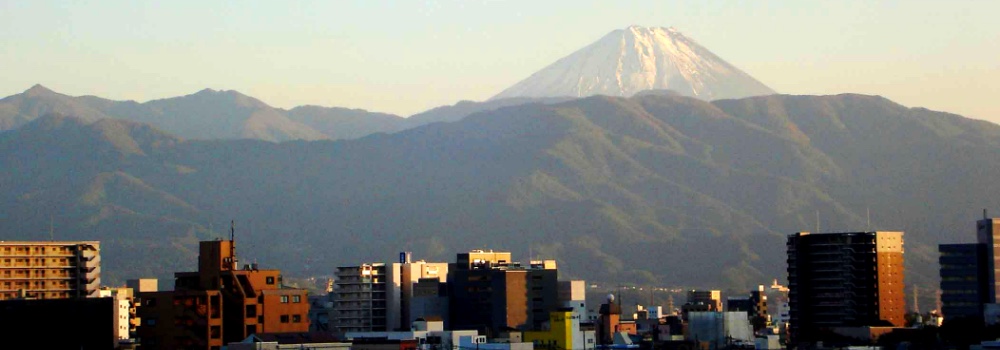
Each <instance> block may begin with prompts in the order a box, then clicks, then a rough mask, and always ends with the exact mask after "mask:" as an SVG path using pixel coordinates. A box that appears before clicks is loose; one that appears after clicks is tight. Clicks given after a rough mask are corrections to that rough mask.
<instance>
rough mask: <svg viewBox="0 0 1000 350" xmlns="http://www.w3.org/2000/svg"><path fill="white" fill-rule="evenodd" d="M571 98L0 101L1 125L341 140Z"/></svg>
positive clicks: (40, 94)
mask: <svg viewBox="0 0 1000 350" xmlns="http://www.w3.org/2000/svg"><path fill="white" fill-rule="evenodd" d="M570 99H571V98H569V97H548V98H510V99H501V100H492V101H484V102H473V101H461V102H459V103H457V104H455V105H451V106H441V107H436V108H432V109H430V110H427V111H425V112H421V113H418V114H415V115H413V116H411V117H410V118H403V117H400V116H397V115H394V114H388V113H378V112H369V111H366V110H363V109H349V108H340V107H320V106H299V107H295V108H292V109H290V110H283V109H279V108H274V107H271V106H268V105H267V104H266V103H264V102H261V101H260V100H258V99H255V98H253V97H250V96H247V95H244V94H241V93H239V92H236V91H232V90H227V91H217V90H212V89H204V90H202V91H199V92H197V93H195V94H191V95H186V96H180V97H172V98H166V99H160V100H153V101H149V102H145V103H138V102H135V101H115V100H109V99H104V98H100V97H96V96H80V97H72V96H67V95H63V94H60V93H57V92H54V91H52V90H49V89H47V88H45V87H44V86H41V85H35V86H33V87H32V88H30V89H28V90H27V91H25V92H24V93H21V94H17V95H13V96H9V97H7V98H4V99H2V100H0V131H3V130H11V129H15V128H18V127H20V126H22V125H24V124H26V123H28V122H30V121H32V120H34V119H35V118H38V117H40V116H43V115H46V114H59V115H68V116H75V117H78V118H80V119H82V120H83V121H86V122H93V121H97V120H100V119H105V118H111V119H121V120H128V121H136V122H141V123H147V124H150V125H153V126H156V127H157V128H160V129H161V130H164V131H167V132H169V133H172V134H174V135H177V136H178V137H181V138H185V139H199V140H213V139H257V140H264V141H272V142H283V141H291V140H325V139H330V140H345V139H356V138H361V137H364V136H368V135H371V134H375V133H395V132H399V131H402V130H406V129H410V128H414V127H418V126H421V125H424V124H430V123H436V122H453V121H458V120H461V119H462V118H465V117H466V116H469V115H471V114H474V113H479V112H485V111H492V110H495V109H497V108H501V107H510V106H517V105H522V104H527V103H555V102H563V101H567V100H570Z"/></svg>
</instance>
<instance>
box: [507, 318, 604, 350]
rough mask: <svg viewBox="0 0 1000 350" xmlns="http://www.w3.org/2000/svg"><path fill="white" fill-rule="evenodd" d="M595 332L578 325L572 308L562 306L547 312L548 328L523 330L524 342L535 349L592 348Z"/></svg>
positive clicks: (595, 344) (595, 343) (595, 336)
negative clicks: (562, 307)
mask: <svg viewBox="0 0 1000 350" xmlns="http://www.w3.org/2000/svg"><path fill="white" fill-rule="evenodd" d="M596 338H597V335H596V332H594V331H592V330H590V331H588V330H584V329H582V328H581V327H580V317H579V316H578V315H576V314H575V313H574V310H573V308H564V309H559V310H557V311H553V312H551V313H549V322H548V328H547V329H544V330H536V331H525V332H524V333H523V339H524V341H525V342H530V343H532V344H534V348H535V349H546V350H564V349H594V348H596V346H597V341H596Z"/></svg>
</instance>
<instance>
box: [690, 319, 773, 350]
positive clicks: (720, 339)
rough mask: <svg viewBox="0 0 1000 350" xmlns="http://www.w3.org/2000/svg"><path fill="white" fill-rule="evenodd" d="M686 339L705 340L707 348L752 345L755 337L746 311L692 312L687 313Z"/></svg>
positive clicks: (714, 349) (713, 349)
mask: <svg viewBox="0 0 1000 350" xmlns="http://www.w3.org/2000/svg"><path fill="white" fill-rule="evenodd" d="M687 340H691V341H696V342H707V343H708V345H709V350H717V349H726V348H730V347H741V346H750V347H752V346H754V343H755V342H756V338H755V337H754V334H753V327H751V326H750V321H749V319H748V317H747V313H746V312H743V311H735V312H717V311H707V312H692V313H690V314H688V333H687Z"/></svg>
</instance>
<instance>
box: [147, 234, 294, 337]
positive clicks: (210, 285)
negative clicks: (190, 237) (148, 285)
mask: <svg viewBox="0 0 1000 350" xmlns="http://www.w3.org/2000/svg"><path fill="white" fill-rule="evenodd" d="M238 266H239V265H238V260H237V259H236V246H235V242H234V241H233V240H229V241H223V240H217V241H206V242H201V245H200V251H199V256H198V271H197V272H178V273H175V275H174V277H175V281H174V291H166V292H149V293H140V294H139V297H140V299H141V306H140V307H139V309H138V314H139V318H140V319H141V320H142V324H141V325H140V326H139V329H138V336H139V343H140V344H141V348H142V349H180V348H184V349H220V348H221V347H222V346H223V344H228V343H231V342H238V341H241V340H243V339H246V338H247V337H248V336H250V335H251V334H257V333H288V332H308V331H309V319H308V315H309V301H308V296H307V293H306V291H305V290H304V289H295V288H285V287H282V286H281V271H280V270H261V269H259V268H257V266H256V264H252V265H245V266H244V267H243V268H242V269H241V268H238Z"/></svg>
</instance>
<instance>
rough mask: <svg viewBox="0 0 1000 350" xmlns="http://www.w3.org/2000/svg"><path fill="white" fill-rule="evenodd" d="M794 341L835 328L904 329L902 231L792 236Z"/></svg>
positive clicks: (804, 340) (818, 338) (810, 338)
mask: <svg viewBox="0 0 1000 350" xmlns="http://www.w3.org/2000/svg"><path fill="white" fill-rule="evenodd" d="M787 248H788V284H789V289H790V292H789V306H790V307H791V310H790V312H789V314H790V317H791V320H790V327H791V329H790V331H791V334H790V335H791V339H790V341H791V343H792V344H801V343H812V342H816V341H821V340H823V339H821V336H820V334H821V333H820V332H822V331H823V330H824V329H831V328H834V327H860V326H903V324H904V322H905V320H904V318H903V317H904V314H905V311H906V303H905V297H904V294H903V232H886V231H879V232H845V233H809V232H799V233H795V234H793V235H789V236H788V243H787Z"/></svg>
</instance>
